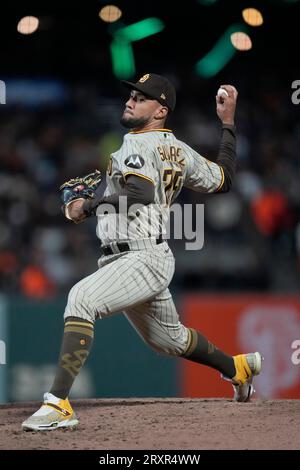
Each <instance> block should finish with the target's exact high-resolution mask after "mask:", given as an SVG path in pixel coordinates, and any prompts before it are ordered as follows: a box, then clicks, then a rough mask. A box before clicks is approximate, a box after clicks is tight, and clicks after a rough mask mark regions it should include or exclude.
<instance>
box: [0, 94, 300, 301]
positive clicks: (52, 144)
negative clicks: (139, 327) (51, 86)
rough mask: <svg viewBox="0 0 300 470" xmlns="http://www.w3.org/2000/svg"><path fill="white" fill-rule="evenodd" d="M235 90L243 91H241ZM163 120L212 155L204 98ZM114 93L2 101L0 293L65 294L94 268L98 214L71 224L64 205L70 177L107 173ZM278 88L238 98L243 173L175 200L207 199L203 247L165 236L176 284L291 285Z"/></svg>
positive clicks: (115, 143) (295, 264) (291, 232)
mask: <svg viewBox="0 0 300 470" xmlns="http://www.w3.org/2000/svg"><path fill="white" fill-rule="evenodd" d="M240 95H241V94H240ZM179 97H180V98H181V99H180V100H179V102H178V107H177V110H176V112H175V113H174V116H171V118H170V121H169V123H167V127H170V128H172V129H173V130H174V133H175V135H176V136H177V138H179V139H181V140H184V141H185V142H186V143H188V144H189V145H191V146H192V147H193V148H194V149H195V150H197V151H199V153H201V154H202V155H204V156H205V157H207V158H209V159H210V160H214V159H215V158H216V156H217V152H218V145H219V141H220V123H219V122H218V119H217V117H216V114H215V110H214V107H213V106H212V105H211V99H209V100H208V99H207V98H205V96H203V97H202V98H201V101H200V102H198V101H196V100H195V101H193V100H191V99H188V98H187V97H185V96H184V93H182V94H181V96H179ZM121 112H122V100H121V99H120V97H118V96H115V97H113V98H107V97H105V98H104V97H103V96H101V93H100V92H99V90H98V88H97V87H96V86H92V87H91V86H87V87H85V86H84V85H81V86H78V87H75V88H73V89H72V90H71V91H70V96H69V98H68V100H67V101H66V103H64V105H63V106H59V105H57V104H55V105H53V106H51V105H49V104H48V105H47V106H45V105H44V106H37V105H35V106H34V107H32V106H28V105H26V106H24V105H20V106H18V105H17V104H15V105H14V106H13V107H12V106H8V105H6V106H1V109H0V201H1V205H0V290H1V291H2V292H6V293H9V294H11V295H15V294H18V293H22V294H24V295H25V296H27V297H30V298H35V299H43V298H51V297H54V296H56V295H60V294H65V293H67V292H68V290H69V288H70V287H71V286H72V285H73V284H74V283H75V282H76V281H78V280H80V279H81V278H82V277H84V276H86V275H88V274H90V273H91V272H93V271H94V270H96V269H97V258H98V256H99V246H100V242H99V239H98V238H97V237H96V233H95V223H96V220H95V219H89V220H87V221H86V222H84V223H83V224H80V225H75V224H73V223H72V222H70V221H68V220H66V219H65V218H64V217H63V216H62V213H61V208H60V199H59V193H58V188H59V186H60V184H62V183H63V182H64V181H65V180H67V179H69V178H71V177H75V176H79V175H84V174H86V173H89V172H90V171H91V170H93V169H95V168H99V169H100V170H101V171H103V172H105V170H106V167H107V163H108V158H109V154H110V152H112V151H115V150H117V149H118V148H119V146H120V144H121V142H122V136H123V134H124V133H125V130H124V129H122V127H121V125H120V124H119V118H120V114H121ZM297 113H298V114H299V111H298V109H297V106H292V105H291V102H290V100H289V99H288V96H287V95H286V93H285V92H284V91H283V90H280V89H277V90H276V93H274V92H273V93H268V92H267V91H265V92H263V91H261V92H260V93H259V94H258V95H257V96H255V99H251V97H249V96H247V98H245V97H244V98H243V97H242V95H241V96H240V99H239V106H238V112H237V135H238V171H237V175H236V178H235V182H234V186H233V188H232V190H231V191H230V192H229V193H228V194H224V195H222V194H216V195H202V194H199V193H195V192H192V191H190V190H185V189H184V190H183V191H182V193H181V195H180V196H179V198H178V200H177V202H181V203H193V204H194V203H202V204H204V211H205V242H204V247H203V248H202V249H201V250H199V251H187V250H185V241H184V240H183V241H182V240H172V239H171V240H170V245H171V247H172V248H173V250H174V254H175V257H176V274H175V276H174V280H173V283H172V284H171V286H172V285H173V287H174V289H176V288H177V289H189V288H190V289H196V290H198V291H207V290H212V291H214V290H217V291H235V292H236V291H249V290H251V291H277V292H293V291H296V290H297V289H298V285H299V277H300V276H299V274H300V223H299V222H300V218H299V208H300V189H299V177H300V160H299V150H298V149H299V147H300V121H299V119H298V120H297Z"/></svg>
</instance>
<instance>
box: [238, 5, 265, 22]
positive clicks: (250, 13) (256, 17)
mask: <svg viewBox="0 0 300 470" xmlns="http://www.w3.org/2000/svg"><path fill="white" fill-rule="evenodd" d="M242 15H243V18H244V21H245V23H247V24H249V25H250V26H261V25H262V24H263V22H264V19H263V16H262V14H261V12H260V11H259V10H257V9H256V8H245V9H244V10H243V12H242Z"/></svg>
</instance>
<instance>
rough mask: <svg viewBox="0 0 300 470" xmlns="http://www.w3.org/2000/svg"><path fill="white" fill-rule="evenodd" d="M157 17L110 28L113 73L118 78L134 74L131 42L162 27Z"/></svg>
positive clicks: (129, 76) (143, 37) (158, 30)
mask: <svg viewBox="0 0 300 470" xmlns="http://www.w3.org/2000/svg"><path fill="white" fill-rule="evenodd" d="M164 27H165V26H164V24H163V22H162V21H160V20H159V19H158V18H146V19H145V20H142V21H138V22H137V23H133V24H131V25H129V26H122V27H118V28H117V29H116V27H113V28H110V31H111V34H112V36H113V38H114V39H113V41H112V43H111V45H110V51H111V58H112V67H113V73H114V74H115V76H116V77H117V78H119V79H128V78H131V77H132V76H133V75H135V61H134V54H133V50H132V45H131V43H132V42H134V41H139V40H141V39H145V38H147V37H148V36H151V35H152V34H157V33H159V32H160V31H162V29H164Z"/></svg>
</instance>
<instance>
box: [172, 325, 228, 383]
mask: <svg viewBox="0 0 300 470" xmlns="http://www.w3.org/2000/svg"><path fill="white" fill-rule="evenodd" d="M189 332H190V341H189V346H188V349H187V350H186V352H185V353H184V354H183V355H182V356H181V357H184V358H185V359H188V360H189V361H193V362H197V363H198V364H204V365H206V366H209V367H212V368H213V369H216V370H218V371H219V372H221V373H222V374H223V375H225V376H226V377H228V378H229V379H232V377H234V376H235V375H236V370H235V365H234V360H233V357H232V356H228V355H227V354H225V353H224V352H223V351H221V350H220V349H218V348H217V347H216V346H214V345H213V344H212V343H210V342H209V341H208V340H207V339H206V338H205V336H203V335H202V334H201V333H199V332H198V331H196V330H194V329H192V328H189Z"/></svg>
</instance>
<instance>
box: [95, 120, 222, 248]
mask: <svg viewBox="0 0 300 470" xmlns="http://www.w3.org/2000/svg"><path fill="white" fill-rule="evenodd" d="M129 175H138V176H140V177H142V178H145V179H147V180H149V181H151V182H152V183H153V184H154V186H155V199H154V203H153V204H149V205H148V206H142V207H141V208H139V209H138V210H136V208H135V209H134V208H133V210H129V212H128V214H127V213H120V214H112V213H108V214H101V215H99V214H98V226H97V235H98V237H99V238H100V239H101V241H102V243H104V244H107V243H111V242H113V241H116V240H136V239H140V238H149V237H158V236H159V234H161V233H162V234H163V233H165V232H166V224H167V221H168V218H169V208H170V205H171V203H172V202H173V201H174V200H175V199H176V197H177V196H178V194H179V193H180V191H181V189H182V187H183V186H185V187H188V188H191V189H193V190H194V191H199V192H204V193H211V192H216V191H218V190H219V189H220V188H221V186H222V184H223V182H224V173H223V169H222V168H221V167H220V166H219V165H217V164H216V163H214V162H211V161H209V160H207V159H206V158H204V157H203V156H202V155H200V154H199V153H197V152H195V150H193V149H192V148H191V147H189V146H188V145H187V144H185V143H184V142H182V141H180V140H178V139H176V137H175V136H174V134H173V133H172V131H170V130H168V129H155V130H151V131H142V132H129V133H128V134H126V135H125V136H124V140H123V144H122V146H121V148H120V149H119V150H118V151H117V152H114V153H112V154H111V157H110V162H109V166H108V169H107V175H106V177H107V187H106V190H105V193H104V196H109V195H111V194H114V193H119V192H120V190H121V188H122V183H123V184H124V180H125V181H126V178H127V176H129Z"/></svg>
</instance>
